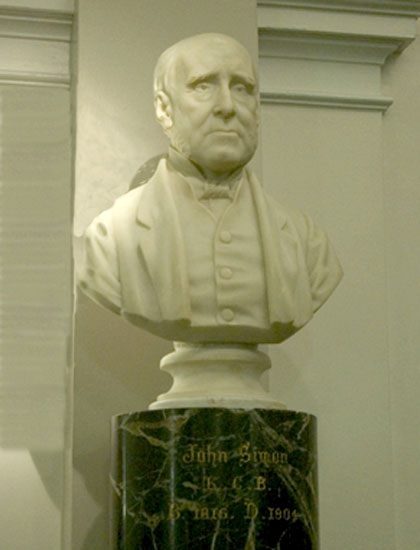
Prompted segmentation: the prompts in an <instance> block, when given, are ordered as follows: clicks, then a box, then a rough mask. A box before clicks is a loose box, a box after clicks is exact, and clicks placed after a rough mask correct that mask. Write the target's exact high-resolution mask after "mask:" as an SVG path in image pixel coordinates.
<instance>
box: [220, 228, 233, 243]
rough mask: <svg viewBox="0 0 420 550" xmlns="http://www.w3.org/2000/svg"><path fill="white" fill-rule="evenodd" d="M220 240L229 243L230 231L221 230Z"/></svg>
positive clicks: (230, 238)
mask: <svg viewBox="0 0 420 550" xmlns="http://www.w3.org/2000/svg"><path fill="white" fill-rule="evenodd" d="M220 240H221V241H222V243H226V244H227V243H230V242H231V241H232V233H231V232H230V231H226V230H224V231H221V232H220Z"/></svg>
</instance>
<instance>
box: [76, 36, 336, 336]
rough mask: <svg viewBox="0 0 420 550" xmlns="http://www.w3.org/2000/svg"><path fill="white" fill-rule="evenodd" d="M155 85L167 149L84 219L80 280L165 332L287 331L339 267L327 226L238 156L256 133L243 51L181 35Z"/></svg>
mask: <svg viewBox="0 0 420 550" xmlns="http://www.w3.org/2000/svg"><path fill="white" fill-rule="evenodd" d="M154 94H155V112H156V117H157V120H158V121H159V122H160V124H161V126H162V128H163V130H164V132H165V133H166V135H167V136H168V138H169V140H170V147H169V153H168V155H167V157H166V158H164V159H162V160H161V161H160V163H159V165H158V167H157V170H156V172H155V174H154V175H153V177H152V178H151V179H150V180H149V181H148V182H147V183H146V184H145V185H142V186H141V187H138V188H136V189H134V190H132V191H130V192H128V193H127V194H125V195H123V196H122V197H120V198H119V199H118V200H117V201H116V202H115V204H114V205H113V206H112V208H110V209H109V210H107V211H105V212H103V213H102V214H100V215H99V216H98V217H97V218H96V219H95V220H94V221H93V222H92V223H91V225H90V226H89V228H88V229H87V231H86V234H85V250H86V261H85V265H84V268H83V271H82V273H80V276H79V282H80V286H81V288H82V289H83V290H84V292H85V293H87V294H88V295H89V296H90V297H92V298H93V299H94V300H95V301H96V302H98V303H100V304H102V305H103V306H105V307H107V308H109V309H110V310H112V311H114V312H116V313H118V314H120V315H121V316H122V317H124V318H125V319H127V320H128V321H129V322H131V323H134V324H135V325H138V326H140V327H143V328H145V329H146V330H148V331H150V332H152V333H154V334H157V335H160V336H162V337H164V338H167V339H170V340H177V341H184V342H192V343H194V342H197V343H206V342H207V343H220V344H223V343H227V342H230V343H246V344H258V343H270V342H272V343H274V342H281V341H283V340H285V339H286V338H288V337H289V336H290V335H292V334H293V333H294V332H296V331H297V330H298V329H299V328H301V327H302V326H304V325H305V324H306V323H307V322H308V321H309V320H310V319H311V317H312V316H313V314H314V312H316V311H317V309H318V308H319V307H320V306H321V305H322V304H323V303H324V302H325V301H326V299H327V298H328V297H329V295H330V294H331V292H332V291H333V290H334V288H335V287H336V285H337V284H338V282H339V281H340V279H341V276H342V271H341V268H340V265H339V262H338V260H337V258H336V256H335V254H334V252H333V250H332V248H331V245H330V243H329V241H328V238H327V236H326V234H325V233H324V232H323V231H322V230H321V229H320V228H319V227H317V226H316V225H315V223H314V222H313V221H312V220H311V219H310V218H309V217H308V216H306V215H305V214H303V213H302V212H299V211H297V210H294V209H290V208H289V207H287V208H285V207H284V206H282V205H281V204H279V203H278V202H277V201H275V200H274V199H273V198H271V197H269V196H268V195H267V194H266V193H265V192H264V191H263V189H262V187H261V185H260V183H259V182H258V181H257V179H256V177H255V176H254V175H253V174H252V172H251V171H250V170H249V169H248V168H247V164H248V162H249V161H250V160H251V158H252V156H253V154H254V152H255V149H256V146H257V135H258V85H257V78H256V74H255V71H254V69H253V65H252V61H251V59H250V56H249V54H248V52H247V51H246V50H245V49H244V47H243V46H242V45H241V44H239V43H238V42H237V41H236V40H234V39H232V38H230V37H228V36H225V35H221V34H202V35H197V36H193V37H191V38H187V39H185V40H182V41H181V42H178V43H177V44H175V45H173V46H172V47H170V48H169V49H168V50H166V51H165V52H164V53H163V54H162V55H161V57H160V58H159V60H158V63H157V66H156V69H155V82H154Z"/></svg>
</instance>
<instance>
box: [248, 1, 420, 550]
mask: <svg viewBox="0 0 420 550" xmlns="http://www.w3.org/2000/svg"><path fill="white" fill-rule="evenodd" d="M259 14H260V15H259V21H260V24H263V26H264V28H263V29H262V30H261V32H260V43H261V52H260V53H261V55H262V59H261V63H260V72H261V80H262V85H261V89H262V92H263V95H262V101H263V106H262V153H263V176H264V183H265V186H266V189H267V191H268V192H269V193H271V194H273V195H276V196H277V198H279V199H281V200H284V201H286V202H287V203H291V204H295V205H297V206H299V207H301V208H302V209H304V210H306V211H308V213H309V214H310V215H312V216H314V217H315V219H316V220H317V222H318V223H320V224H321V225H322V226H324V227H325V228H326V229H327V230H328V232H329V235H330V237H331V239H332V240H333V242H334V244H335V247H336V250H337V252H338V254H339V257H340V259H341V261H342V263H343V268H344V272H345V275H344V279H343V282H342V284H341V285H340V287H339V288H338V290H337V292H336V293H335V294H334V296H333V297H332V298H331V300H330V302H329V303H327V304H326V305H325V307H324V309H323V310H322V311H321V312H319V313H318V314H317V317H316V319H315V320H314V321H313V322H312V323H311V324H310V325H308V327H306V328H305V329H303V330H302V331H301V332H300V333H298V334H297V335H296V336H295V337H293V338H292V339H290V341H288V342H286V343H285V344H284V345H282V346H277V347H276V346H271V348H270V355H271V359H272V364H273V368H272V370H271V373H270V391H271V392H272V393H274V394H277V393H278V394H279V397H280V398H281V399H283V400H284V401H285V402H286V403H287V404H288V405H289V407H291V408H297V409H305V410H310V411H311V412H313V413H315V414H316V415H317V416H318V419H319V478H320V484H321V491H320V495H321V497H320V514H321V534H322V546H323V548H325V550H335V549H336V548H337V547H338V546H339V547H340V548H342V549H347V548H348V549H350V548H367V547H369V548H372V549H374V550H376V549H378V550H379V549H381V550H402V549H405V548H416V547H418V546H419V544H420V528H419V526H418V522H416V519H415V514H416V510H418V509H419V507H420V497H419V494H420V491H419V483H418V479H420V476H419V468H418V464H419V460H420V459H419V457H420V454H419V453H420V448H419V445H418V442H417V439H416V438H415V436H414V434H415V433H416V426H417V424H418V421H419V418H420V405H419V400H418V399H417V397H416V396H418V392H419V388H420V378H419V375H418V372H419V370H418V368H417V365H418V358H419V353H420V352H419V349H418V338H417V332H418V329H417V327H418V323H419V311H420V307H419V304H418V299H417V296H419V295H420V287H419V283H418V271H419V269H420V265H419V255H418V253H417V252H418V244H417V243H418V234H419V233H420V225H419V221H418V220H419V217H418V215H417V212H418V209H419V208H420V198H419V194H418V188H419V186H418V173H419V155H418V151H417V149H418V147H417V145H418V143H419V140H420V134H419V128H420V105H419V99H418V98H419V94H418V89H419V76H418V75H419V72H418V66H419V63H420V49H419V48H420V45H419V43H418V41H417V40H416V41H415V42H414V44H413V45H411V46H410V47H408V48H407V45H409V44H410V43H411V42H412V41H413V39H414V38H415V37H416V36H418V32H419V31H418V28H419V27H418V23H417V24H416V19H417V17H418V16H419V15H420V2H418V1H417V2H401V1H387V2H380V1H376V2H361V1H360V2H358V1H331V2H326V1H324V2H322V1H320V2H315V1H312V2H311V1H309V2H303V1H302V2H301V1H293V0H291V1H282V0H277V1H274V0H273V1H261V2H259ZM392 102H393V104H392V106H390V105H391V103H392Z"/></svg>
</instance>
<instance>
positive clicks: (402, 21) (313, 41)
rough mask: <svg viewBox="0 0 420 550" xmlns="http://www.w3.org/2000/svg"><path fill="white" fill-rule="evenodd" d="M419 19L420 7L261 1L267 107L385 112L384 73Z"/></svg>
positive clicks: (413, 4) (388, 102)
mask: <svg viewBox="0 0 420 550" xmlns="http://www.w3.org/2000/svg"><path fill="white" fill-rule="evenodd" d="M368 4H369V5H368ZM391 8H392V9H391ZM418 15H420V6H419V3H418V2H399V1H394V2H379V1H378V2H368V3H363V2H354V1H349V2H347V1H344V0H343V1H340V2H339V1H335V2H315V1H314V2H305V1H300V0H260V1H259V2H258V26H259V37H260V39H259V43H260V75H261V100H262V102H263V103H279V104H289V105H313V106H318V107H338V108H345V107H347V108H349V109H355V110H374V111H375V110H377V111H385V110H386V109H387V108H388V107H389V106H390V105H391V103H392V98H390V97H387V96H386V95H384V94H383V93H382V90H381V68H382V66H383V64H384V63H385V61H386V59H387V58H388V57H389V56H390V55H392V54H394V53H396V52H401V51H403V50H404V49H405V48H406V47H407V46H408V45H409V44H410V43H411V42H412V41H413V40H414V38H415V35H416V18H417V17H418Z"/></svg>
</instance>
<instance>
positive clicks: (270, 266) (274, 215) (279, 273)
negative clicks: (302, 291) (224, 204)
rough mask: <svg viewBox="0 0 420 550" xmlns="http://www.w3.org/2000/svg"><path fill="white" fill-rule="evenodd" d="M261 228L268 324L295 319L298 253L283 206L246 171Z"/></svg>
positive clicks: (296, 243)
mask: <svg viewBox="0 0 420 550" xmlns="http://www.w3.org/2000/svg"><path fill="white" fill-rule="evenodd" d="M248 179H249V182H250V187H251V191H252V194H253V198H254V204H255V207H256V211H257V217H258V223H259V227H260V231H261V242H262V248H263V258H264V266H265V278H266V286H267V300H268V313H269V320H270V323H275V322H277V323H278V322H282V323H289V322H290V321H291V320H292V319H295V318H296V317H295V315H296V311H295V309H296V308H295V297H296V294H297V291H298V289H297V287H298V284H299V282H298V271H299V267H300V266H298V265H297V264H299V258H300V253H299V251H298V242H297V238H296V235H294V232H293V230H292V231H291V228H290V224H289V223H288V217H287V215H286V213H285V212H284V209H283V207H282V206H281V205H280V204H279V203H278V202H276V201H273V200H267V198H266V195H265V193H264V192H263V190H262V188H261V185H260V183H259V182H258V180H257V179H256V177H255V176H254V175H253V174H251V173H248Z"/></svg>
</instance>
